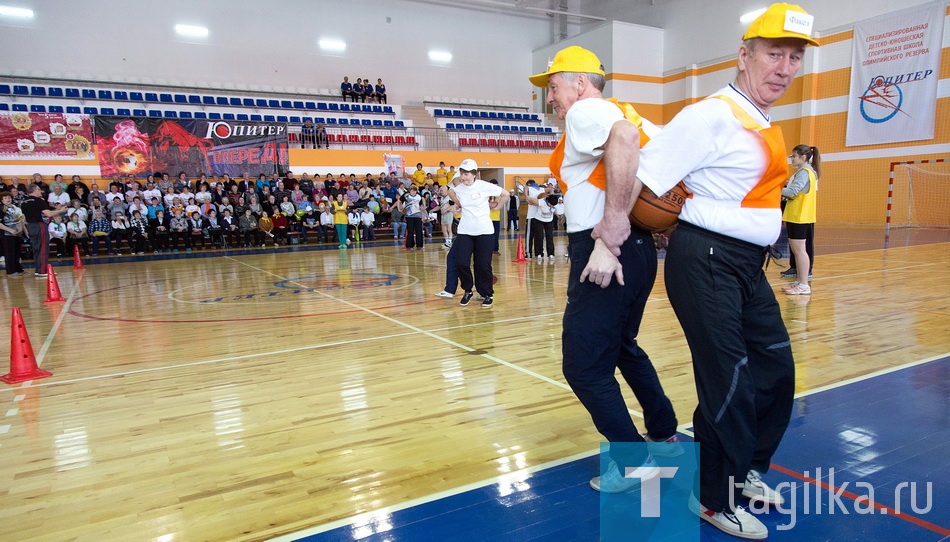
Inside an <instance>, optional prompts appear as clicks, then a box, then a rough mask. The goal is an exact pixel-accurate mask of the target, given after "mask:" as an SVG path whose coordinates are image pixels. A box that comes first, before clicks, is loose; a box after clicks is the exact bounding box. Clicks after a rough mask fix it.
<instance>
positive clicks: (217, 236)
mask: <svg viewBox="0 0 950 542" xmlns="http://www.w3.org/2000/svg"><path fill="white" fill-rule="evenodd" d="M204 229H205V231H207V232H208V241H209V242H210V243H211V248H214V247H216V246H220V247H221V248H224V231H223V228H222V226H221V222H220V220H219V219H218V213H217V212H215V210H214V209H211V210H209V211H208V214H207V215H206V216H205V218H204Z"/></svg>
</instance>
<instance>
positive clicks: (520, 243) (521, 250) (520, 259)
mask: <svg viewBox="0 0 950 542" xmlns="http://www.w3.org/2000/svg"><path fill="white" fill-rule="evenodd" d="M511 261H513V262H516V263H524V262H526V261H528V258H525V257H524V237H522V236H520V235H519V236H518V257H517V258H515V259H514V260H511Z"/></svg>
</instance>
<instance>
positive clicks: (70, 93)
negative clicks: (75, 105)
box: [66, 88, 79, 100]
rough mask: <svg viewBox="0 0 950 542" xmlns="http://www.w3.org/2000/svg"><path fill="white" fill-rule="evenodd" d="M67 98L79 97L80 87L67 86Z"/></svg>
mask: <svg viewBox="0 0 950 542" xmlns="http://www.w3.org/2000/svg"><path fill="white" fill-rule="evenodd" d="M66 97H67V98H76V99H77V100H78V99H79V89H78V88H67V89H66Z"/></svg>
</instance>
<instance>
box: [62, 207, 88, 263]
mask: <svg viewBox="0 0 950 542" xmlns="http://www.w3.org/2000/svg"><path fill="white" fill-rule="evenodd" d="M66 233H67V239H66V250H67V252H69V251H71V250H72V249H73V247H79V252H81V253H82V255H83V256H88V255H89V230H88V228H87V227H86V221H85V220H82V219H81V218H80V217H79V214H78V213H73V214H71V215H70V216H69V223H68V224H66Z"/></svg>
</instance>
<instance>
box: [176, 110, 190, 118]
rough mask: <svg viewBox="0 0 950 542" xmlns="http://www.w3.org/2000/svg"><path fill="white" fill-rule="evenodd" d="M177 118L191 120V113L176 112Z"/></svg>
mask: <svg viewBox="0 0 950 542" xmlns="http://www.w3.org/2000/svg"><path fill="white" fill-rule="evenodd" d="M178 118H180V119H190V118H191V111H179V112H178Z"/></svg>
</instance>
